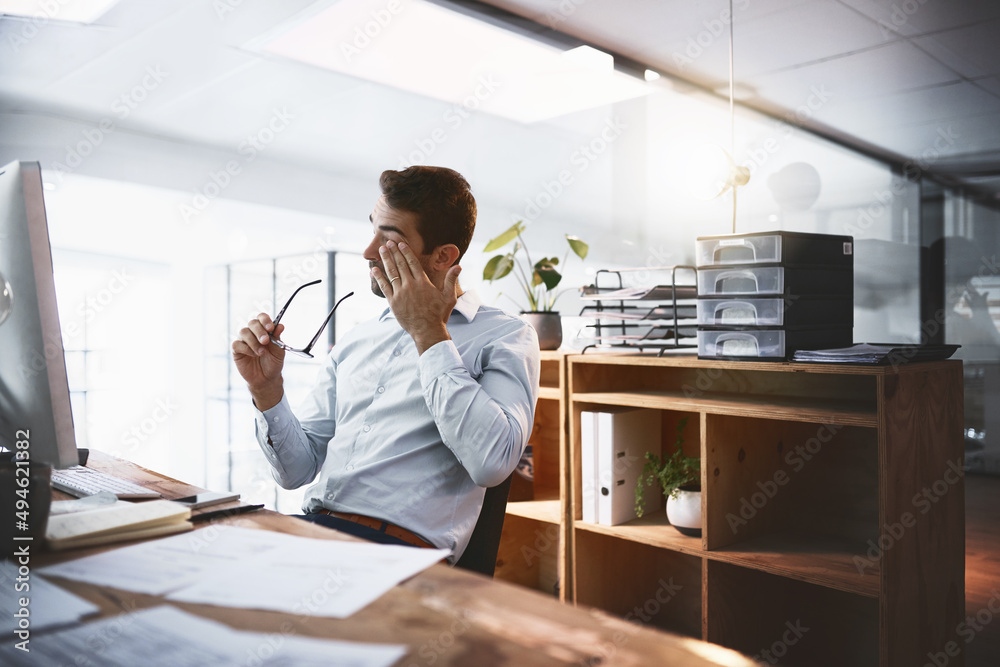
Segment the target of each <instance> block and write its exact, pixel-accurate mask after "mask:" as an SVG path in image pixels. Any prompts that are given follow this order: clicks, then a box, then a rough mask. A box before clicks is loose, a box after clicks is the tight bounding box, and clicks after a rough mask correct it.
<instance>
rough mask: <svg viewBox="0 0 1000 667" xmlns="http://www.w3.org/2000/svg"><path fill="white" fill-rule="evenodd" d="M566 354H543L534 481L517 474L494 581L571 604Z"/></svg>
mask: <svg viewBox="0 0 1000 667" xmlns="http://www.w3.org/2000/svg"><path fill="white" fill-rule="evenodd" d="M566 406H567V401H566V354H565V353H563V352H559V351H543V352H542V353H541V380H540V391H539V398H538V403H537V404H536V406H535V423H534V426H533V428H532V432H531V439H530V440H529V443H530V444H531V449H532V459H533V461H532V467H533V472H534V479H533V481H532V482H531V483H527V482H525V480H523V479H519V478H518V476H517V474H516V473H515V477H514V482H513V483H512V484H511V493H510V498H509V500H508V502H507V514H506V517H505V518H504V527H503V533H502V534H501V536H500V549H499V552H498V554H497V567H496V572H495V574H494V578H496V579H502V580H504V581H509V582H512V583H517V584H521V585H523V586H527V587H529V588H533V589H536V590H539V591H542V592H544V593H548V594H550V595H555V596H556V597H559V598H560V599H562V600H566V599H567V593H568V591H567V588H566V582H567V580H568V579H569V576H568V567H569V562H570V556H569V554H568V552H567V549H566V545H567V544H568V536H567V531H568V530H569V521H568V520H567V512H568V510H569V480H568V477H567V475H568V470H569V468H568V465H567V459H566V457H565V455H564V452H565V451H566V432H567V430H566V429H567V425H566Z"/></svg>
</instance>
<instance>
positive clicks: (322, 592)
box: [167, 535, 450, 618]
mask: <svg viewBox="0 0 1000 667" xmlns="http://www.w3.org/2000/svg"><path fill="white" fill-rule="evenodd" d="M286 537H287V538H288V543H287V544H286V545H283V546H282V548H281V549H275V550H273V551H269V552H267V553H263V554H261V555H260V556H258V557H257V558H254V559H253V560H247V561H244V562H242V563H240V564H238V565H237V566H236V567H234V568H233V569H231V570H228V571H226V572H225V573H223V574H220V575H217V576H214V577H212V578H210V579H209V578H204V579H201V580H200V581H199V582H198V583H195V584H192V585H191V586H185V587H184V588H182V589H180V590H177V591H174V592H173V593H171V594H170V595H169V596H167V597H168V598H169V599H171V600H178V601H182V602H195V603H199V604H211V605H218V606H225V607H241V608H250V609H267V610H272V611H282V612H287V613H295V614H308V615H310V616H330V617H333V618H347V617H348V616H350V615H351V614H353V613H354V612H356V611H358V610H360V609H362V608H363V607H365V606H367V605H368V604H370V603H371V602H373V601H375V600H377V599H378V598H379V597H381V596H382V595H384V594H385V593H386V592H388V591H389V590H390V589H391V588H392V587H393V586H395V585H396V584H398V583H399V582H401V581H404V580H405V579H408V578H410V577H412V576H413V575H415V574H417V573H419V572H422V571H423V570H425V569H427V568H428V567H430V566H431V565H433V564H434V563H436V562H438V561H440V560H443V559H445V558H447V557H448V555H449V554H450V552H449V551H447V550H445V549H417V548H414V547H405V546H394V545H385V544H371V543H368V542H347V541H340V540H314V539H309V538H305V537H295V536H290V535H288V536H286Z"/></svg>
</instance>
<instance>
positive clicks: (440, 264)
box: [431, 243, 461, 271]
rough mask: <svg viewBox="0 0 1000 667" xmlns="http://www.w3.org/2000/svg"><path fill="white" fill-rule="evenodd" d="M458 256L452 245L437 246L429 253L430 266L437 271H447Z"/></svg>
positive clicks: (456, 247) (454, 246)
mask: <svg viewBox="0 0 1000 667" xmlns="http://www.w3.org/2000/svg"><path fill="white" fill-rule="evenodd" d="M460 254H461V253H460V252H459V251H458V246H456V245H455V244H454V243H446V244H444V245H439V246H438V247H436V248H434V250H433V251H432V252H431V266H432V267H433V268H434V269H435V270H437V271H447V270H448V269H450V268H451V267H452V266H454V264H455V262H456V261H458V256H459V255H460Z"/></svg>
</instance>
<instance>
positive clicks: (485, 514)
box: [455, 472, 517, 577]
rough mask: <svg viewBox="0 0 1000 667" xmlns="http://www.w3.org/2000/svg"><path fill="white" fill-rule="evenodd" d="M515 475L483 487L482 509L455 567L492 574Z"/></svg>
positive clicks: (487, 574) (512, 474)
mask: <svg viewBox="0 0 1000 667" xmlns="http://www.w3.org/2000/svg"><path fill="white" fill-rule="evenodd" d="M515 474H517V473H516V472H514V473H511V475H510V476H509V477H507V479H505V480H504V481H502V482H500V484H498V485H496V486H494V487H491V488H489V489H486V497H485V498H483V509H482V510H480V512H479V519H478V520H477V521H476V528H475V529H474V530H473V531H472V537H471V538H470V539H469V546H468V547H466V549H465V552H464V553H463V554H462V557H461V558H459V559H458V562H457V563H455V567H460V568H462V569H463V570H471V571H472V572H479V573H480V574H485V575H486V576H487V577H492V576H493V571H494V570H495V569H496V565H497V551H498V550H499V549H500V533H501V531H503V518H504V515H506V513H507V496H508V494H509V493H510V481H511V479H512V478H513V477H514V475H515Z"/></svg>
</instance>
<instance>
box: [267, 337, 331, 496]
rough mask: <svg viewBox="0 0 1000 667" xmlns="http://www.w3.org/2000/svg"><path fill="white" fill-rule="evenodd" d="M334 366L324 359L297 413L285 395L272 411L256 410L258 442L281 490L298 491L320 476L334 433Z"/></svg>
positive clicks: (270, 409) (328, 359)
mask: <svg viewBox="0 0 1000 667" xmlns="http://www.w3.org/2000/svg"><path fill="white" fill-rule="evenodd" d="M336 404H337V377H336V365H335V364H334V362H333V360H332V358H331V357H329V356H328V357H327V358H326V360H325V361H324V364H323V367H322V369H321V371H320V381H319V382H317V383H316V385H315V387H314V388H313V390H312V391H311V392H310V393H309V396H308V397H307V399H306V401H305V402H304V404H303V406H302V408H301V409H300V410H299V414H301V415H302V419H301V421H300V420H299V419H298V418H297V417H296V416H295V415H294V414H292V410H291V407H290V406H289V405H288V399H287V397H286V396H282V397H281V401H279V402H278V404H277V405H275V406H274V407H272V408H269V409H268V410H265V411H263V412H261V411H260V410H257V411H256V412H257V415H256V420H255V430H256V435H257V443H258V444H259V445H260V448H261V450H262V451H263V452H264V456H265V458H267V461H268V463H270V464H271V476H272V477H273V478H274V481H276V482H277V483H278V484H279V485H281V487H282V488H285V489H297V488H299V487H300V486H302V485H304V484H308V483H309V482H311V481H312V480H313V479H315V478H316V475H317V474H318V473H319V471H320V468H322V467H323V461H324V460H326V451H327V446H328V444H329V442H330V440H331V439H332V438H333V434H334V432H335V431H336V421H335V411H336Z"/></svg>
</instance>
